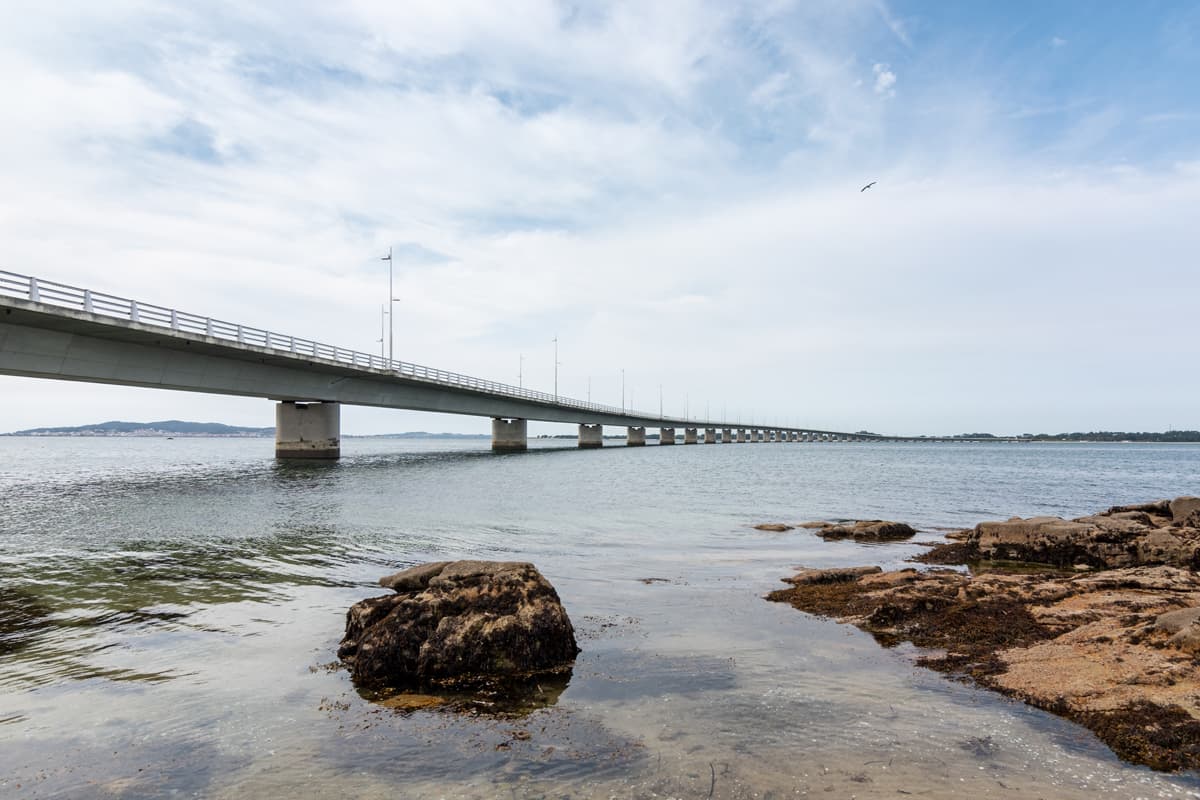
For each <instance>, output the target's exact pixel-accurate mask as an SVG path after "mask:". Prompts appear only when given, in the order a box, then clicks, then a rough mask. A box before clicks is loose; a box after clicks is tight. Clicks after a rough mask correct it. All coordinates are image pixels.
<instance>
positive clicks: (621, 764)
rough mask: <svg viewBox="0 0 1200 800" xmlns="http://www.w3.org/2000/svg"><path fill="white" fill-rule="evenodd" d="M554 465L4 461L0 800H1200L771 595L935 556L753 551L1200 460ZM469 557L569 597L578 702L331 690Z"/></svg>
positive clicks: (1159, 479) (888, 447)
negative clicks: (456, 561) (352, 659)
mask: <svg viewBox="0 0 1200 800" xmlns="http://www.w3.org/2000/svg"><path fill="white" fill-rule="evenodd" d="M562 444H563V443H562V442H553V441H550V442H545V441H539V442H534V443H533V445H534V449H533V450H531V451H530V452H528V453H524V454H512V455H503V456H496V455H493V454H491V453H490V452H488V451H487V449H486V448H487V443H486V442H485V441H468V442H445V441H427V442H412V441H402V440H392V441H388V440H354V439H351V440H347V441H345V442H344V451H343V452H344V454H345V455H344V457H343V459H342V460H341V461H340V462H338V463H336V464H328V465H327V464H299V465H297V464H280V463H277V462H275V461H274V460H273V459H272V458H271V457H270V456H271V443H270V442H269V441H266V440H236V439H234V440H212V439H175V440H165V439H18V438H0V664H3V670H0V795H3V796H5V797H10V796H11V797H59V796H61V797H105V796H112V797H161V796H164V795H178V796H204V797H218V798H235V797H246V796H255V797H298V796H299V797H326V796H328V797H339V798H340V797H364V798H373V797H379V798H384V797H387V798H395V797H464V798H474V797H534V798H536V797H543V796H544V797H555V798H558V797H588V798H591V797H597V798H608V797H621V798H628V797H634V798H640V797H708V796H710V794H711V796H712V797H714V798H743V797H744V798H750V797H758V798H765V797H776V798H783V797H796V796H809V795H820V796H823V797H850V796H855V797H896V796H898V795H903V794H906V793H907V794H912V795H917V796H921V797H934V798H937V797H946V798H949V797H962V796H965V795H968V794H969V795H975V796H980V797H1055V798H1076V797H1078V798H1085V797H1088V798H1090V797H1114V798H1116V797H1119V798H1133V797H1146V798H1151V797H1154V798H1157V797H1200V776H1197V775H1195V774H1188V775H1182V776H1180V775H1176V776H1169V775H1161V774H1158V773H1154V772H1151V771H1149V770H1147V769H1144V768H1140V767H1131V766H1127V765H1124V764H1122V763H1120V762H1119V761H1118V760H1117V759H1115V758H1114V757H1113V756H1112V755H1111V754H1110V753H1109V752H1108V750H1107V749H1106V748H1105V747H1104V746H1103V745H1101V744H1099V743H1098V742H1097V741H1096V740H1095V738H1094V737H1093V736H1092V735H1091V734H1090V733H1089V732H1087V731H1086V730H1083V729H1081V728H1079V727H1078V726H1075V725H1073V724H1071V723H1069V722H1065V721H1063V720H1060V719H1058V718H1056V717H1053V716H1051V715H1048V714H1045V713H1043V712H1040V711H1036V710H1034V709H1030V708H1027V707H1025V706H1022V705H1019V704H1015V703H1012V702H1010V701H1008V700H1005V699H1004V698H1000V697H997V696H995V695H992V694H990V693H987V692H983V691H980V690H978V689H975V688H972V687H970V686H967V685H964V684H961V683H957V682H954V681H951V680H948V679H946V678H944V677H943V676H941V675H938V674H935V673H932V672H929V671H926V670H922V669H919V668H917V667H915V666H914V665H913V660H914V658H915V651H913V650H911V649H910V648H906V647H901V648H895V649H891V650H886V649H883V648H881V647H879V646H878V645H877V644H876V643H875V642H874V640H873V639H871V637H869V636H867V635H865V634H863V633H861V632H859V631H857V630H855V629H853V628H850V627H847V626H840V625H836V624H834V623H832V622H829V621H826V620H819V619H815V618H812V617H809V616H807V615H805V614H802V613H800V612H798V611H795V610H794V609H791V608H789V607H786V606H784V605H781V604H774V603H767V602H765V601H764V600H762V596H763V595H764V594H765V593H766V592H768V591H770V590H771V589H774V588H777V587H778V586H780V585H781V584H779V583H778V580H779V578H780V577H782V576H784V575H787V574H790V571H791V568H792V567H794V566H797V565H806V566H833V565H856V564H864V563H872V564H880V565H882V566H884V567H885V568H886V567H896V566H901V565H902V564H903V563H904V559H905V558H907V557H908V556H910V555H912V554H913V553H915V552H918V551H920V550H921V548H920V547H919V546H917V545H914V544H911V543H899V544H888V545H879V546H872V547H866V546H863V545H860V544H855V543H853V542H837V543H831V542H824V541H822V540H821V539H819V538H817V537H815V536H814V535H813V534H812V533H811V532H808V531H805V530H796V531H792V532H788V533H783V534H777V533H763V532H759V531H755V530H753V529H752V528H751V526H752V525H753V524H755V523H758V522H767V521H787V522H797V521H802V520H809V519H837V518H872V517H884V518H890V519H898V520H903V521H907V522H910V523H912V524H913V525H915V526H917V527H919V528H921V529H922V531H923V533H922V534H921V536H919V537H918V538H919V539H923V540H931V539H933V538H936V537H937V536H938V535H939V533H938V531H939V530H940V529H942V528H953V527H959V526H969V525H973V524H974V523H976V522H978V521H980V520H983V519H1000V518H1005V517H1008V516H1011V515H1013V514H1020V515H1032V514H1061V515H1069V516H1077V515H1080V514H1084V513H1089V512H1092V511H1096V510H1100V509H1102V508H1106V507H1108V506H1109V505H1113V504H1116V503H1126V502H1138V501H1144V500H1149V499H1155V498H1160V497H1169V496H1175V495H1179V494H1200V447H1195V446H1186V445H1161V446H1157V445H1055V444H1022V445H1015V444H994V445H949V444H946V445H936V444H836V445H831V444H775V445H768V444H759V445H740V446H735V447H727V446H724V445H718V446H715V447H711V446H696V447H683V446H677V447H674V448H667V449H665V450H664V449H660V448H658V447H654V446H650V447H646V448H634V449H628V448H624V447H616V446H614V447H606V448H605V449H604V450H602V451H577V450H575V449H573V448H564V447H562ZM459 557H482V558H497V559H521V560H530V561H533V562H534V563H536V564H537V565H538V567H539V568H540V569H541V570H542V572H543V573H544V574H545V575H546V576H547V577H548V578H549V579H550V580H551V582H553V583H554V585H555V586H556V587H557V589H558V591H559V594H560V595H561V597H562V599H563V602H564V604H565V605H566V607H567V610H568V612H569V613H570V615H571V617H572V620H573V621H574V622H575V625H576V628H577V632H578V634H579V638H580V646H581V647H582V648H583V652H582V654H581V655H580V657H579V660H578V663H577V664H576V667H575V670H574V673H573V675H572V677H571V680H570V683H569V685H568V686H567V687H566V689H565V691H563V693H562V694H561V695H560V696H559V697H558V698H557V700H556V702H554V704H553V705H551V706H549V707H547V708H544V709H541V710H538V711H535V712H534V713H532V714H530V715H529V716H527V717H524V718H516V719H514V718H506V717H489V716H487V715H482V714H481V715H474V716H456V715H452V714H448V713H446V712H443V711H438V710H436V709H435V710H419V711H412V712H401V711H393V710H390V709H384V708H381V707H379V706H378V705H374V704H372V703H370V702H367V701H366V700H364V699H362V698H361V697H360V696H359V695H358V694H357V693H356V692H355V691H354V689H353V687H352V686H351V685H350V683H349V681H348V679H347V676H346V673H345V671H343V670H340V669H338V668H337V667H336V665H334V664H333V663H332V662H334V660H335V651H336V647H337V642H338V640H339V638H340V636H341V632H342V623H343V616H344V613H345V609H346V607H347V606H348V605H350V604H351V603H353V602H354V601H356V600H358V599H361V598H362V597H366V596H372V595H375V594H378V593H380V590H379V589H378V587H377V586H374V582H375V580H376V579H377V578H378V577H379V576H380V575H383V574H386V573H388V572H391V571H394V570H396V569H398V568H400V567H403V566H407V565H410V564H413V563H417V562H420V561H425V560H431V559H446V558H459ZM647 578H658V579H663V580H656V581H652V582H649V583H645V582H643V579H647ZM526 733H528V738H525V734H526Z"/></svg>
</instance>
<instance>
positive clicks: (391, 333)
mask: <svg viewBox="0 0 1200 800" xmlns="http://www.w3.org/2000/svg"><path fill="white" fill-rule="evenodd" d="M379 260H380V261H386V262H388V302H387V307H388V312H389V313H388V361H394V360H395V359H396V337H395V330H396V326H395V324H394V320H393V317H395V315H394V314H392V313H390V312H391V310H392V303H394V302H396V296H395V294H393V293H392V248H391V246H390V245H389V246H388V254H387V255H386V256H384V257H383V258H381V259H379ZM389 366H390V365H389Z"/></svg>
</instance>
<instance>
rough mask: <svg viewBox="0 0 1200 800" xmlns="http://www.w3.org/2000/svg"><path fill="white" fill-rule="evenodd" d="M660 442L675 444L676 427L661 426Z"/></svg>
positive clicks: (659, 430)
mask: <svg viewBox="0 0 1200 800" xmlns="http://www.w3.org/2000/svg"><path fill="white" fill-rule="evenodd" d="M658 443H659V444H675V429H674V428H659V429H658Z"/></svg>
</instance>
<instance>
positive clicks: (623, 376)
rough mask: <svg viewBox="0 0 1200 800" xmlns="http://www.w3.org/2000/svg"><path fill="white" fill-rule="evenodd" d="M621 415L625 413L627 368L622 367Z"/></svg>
mask: <svg viewBox="0 0 1200 800" xmlns="http://www.w3.org/2000/svg"><path fill="white" fill-rule="evenodd" d="M621 413H622V414H624V413H625V368H624V367H621Z"/></svg>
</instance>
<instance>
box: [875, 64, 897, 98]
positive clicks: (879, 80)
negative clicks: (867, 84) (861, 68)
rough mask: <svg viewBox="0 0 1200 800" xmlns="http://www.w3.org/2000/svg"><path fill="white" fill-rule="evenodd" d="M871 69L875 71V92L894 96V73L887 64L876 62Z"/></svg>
mask: <svg viewBox="0 0 1200 800" xmlns="http://www.w3.org/2000/svg"><path fill="white" fill-rule="evenodd" d="M871 71H872V72H874V73H875V94H880V95H884V96H886V97H895V95H896V90H895V89H894V88H892V87H894V86H895V85H896V73H894V72H892V70H891V68H889V67H888V65H887V64H876V65H875V66H874V67H872V68H871Z"/></svg>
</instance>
